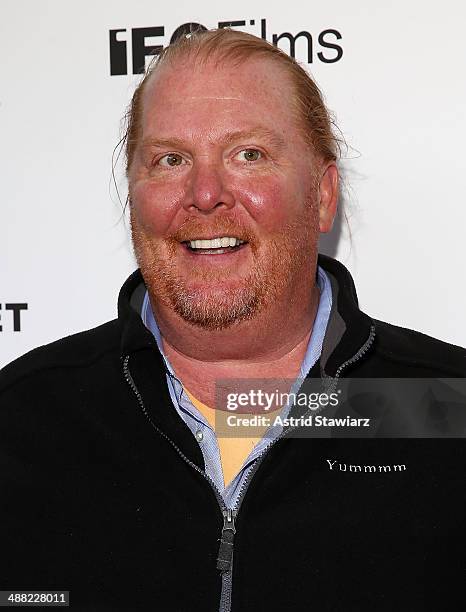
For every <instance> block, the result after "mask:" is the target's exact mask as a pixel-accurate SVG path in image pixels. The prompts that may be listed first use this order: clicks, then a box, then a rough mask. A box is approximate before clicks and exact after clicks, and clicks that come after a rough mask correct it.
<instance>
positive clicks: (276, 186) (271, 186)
mask: <svg viewBox="0 0 466 612" xmlns="http://www.w3.org/2000/svg"><path fill="white" fill-rule="evenodd" d="M238 200H239V201H241V202H242V203H243V205H244V207H245V208H246V209H247V212H248V213H249V215H250V216H251V217H253V218H254V220H255V221H256V222H257V223H258V225H259V226H260V227H261V228H262V229H264V230H265V231H271V232H274V231H277V229H279V228H280V227H283V226H284V225H286V224H287V223H289V222H290V221H291V220H292V219H294V218H295V217H296V216H297V215H298V214H299V213H300V212H301V213H302V210H303V208H304V206H305V194H304V193H303V191H302V188H300V187H299V186H298V185H295V184H294V183H292V182H288V181H277V180H276V179H275V178H269V177H267V178H264V177H261V178H258V179H257V180H256V181H253V182H250V183H248V184H244V185H242V189H241V191H240V193H238Z"/></svg>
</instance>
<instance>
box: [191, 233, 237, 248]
mask: <svg viewBox="0 0 466 612" xmlns="http://www.w3.org/2000/svg"><path fill="white" fill-rule="evenodd" d="M243 243H244V240H240V239H239V238H234V237H232V236H225V237H223V238H212V240H189V246H190V247H191V248H192V249H221V248H225V247H228V246H230V247H234V246H238V245H240V244H243Z"/></svg>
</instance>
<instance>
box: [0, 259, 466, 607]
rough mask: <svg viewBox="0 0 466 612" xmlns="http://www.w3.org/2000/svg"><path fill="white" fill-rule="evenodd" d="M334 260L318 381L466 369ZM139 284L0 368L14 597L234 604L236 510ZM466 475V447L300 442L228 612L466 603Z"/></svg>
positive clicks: (3, 491)
mask: <svg viewBox="0 0 466 612" xmlns="http://www.w3.org/2000/svg"><path fill="white" fill-rule="evenodd" d="M319 264H320V265H321V266H323V267H324V269H325V270H326V271H327V272H328V273H329V275H330V277H331V280H332V286H333V292H334V308H333V310H332V313H331V320H330V323H329V329H328V332H327V335H326V338H325V341H324V347H323V352H322V357H321V360H320V361H319V362H318V364H316V366H315V367H314V368H313V369H312V370H311V372H310V373H309V376H311V377H318V378H320V377H321V378H323V379H328V377H335V376H338V377H340V378H343V377H348V376H351V377H353V376H354V377H368V378H371V377H388V378H392V377H393V378H396V377H412V378H422V377H444V378H448V377H454V378H457V377H464V376H465V374H466V352H465V351H464V350H463V349H460V348H459V347H454V346H451V345H448V344H445V343H443V342H440V341H438V340H434V339H432V338H429V337H427V336H425V335H423V334H420V333H417V332H414V331H410V330H406V329H402V328H399V327H395V326H393V325H389V324H387V323H382V322H380V321H374V320H372V319H370V318H369V317H368V316H367V315H365V314H364V313H362V312H361V311H360V310H359V308H358V304H357V298H356V292H355V289H354V285H353V282H352V279H351V276H350V275H349V273H348V271H347V270H346V269H345V268H344V267H343V266H342V265H341V264H339V263H338V262H336V261H334V260H331V259H329V258H326V257H320V259H319ZM142 289H143V285H142V278H141V275H140V273H139V271H137V272H135V273H134V274H133V275H132V276H131V277H130V278H129V279H128V280H127V281H126V283H125V284H124V286H123V288H122V290H121V293H120V297H119V304H118V309H119V312H118V318H117V319H116V320H114V321H111V322H109V323H106V324H104V325H101V326H100V327H97V328H96V329H93V330H90V331H86V332H83V333H80V334H76V335H73V336H70V337H68V338H65V339H62V340H60V341H58V342H54V343H53V344H50V345H48V346H45V347H40V348H38V349H35V350H34V351H32V352H30V353H28V354H27V355H25V356H23V357H21V358H20V359H18V360H16V361H15V362H13V363H12V364H10V365H9V366H7V367H6V368H4V369H3V370H2V371H1V372H0V496H1V497H0V590H6V589H25V590H26V589H27V590H34V589H37V590H39V589H40V590H46V589H54V590H57V589H65V590H69V591H70V601H71V608H72V609H74V610H83V611H91V610H92V611H94V610H95V611H101V610H127V611H131V610H148V611H149V610H161V611H162V610H163V611H164V612H172V611H173V612H192V611H198V610H199V611H202V612H218V610H219V605H220V599H221V590H222V573H221V572H220V571H219V570H218V569H217V556H218V552H219V540H220V538H221V533H222V526H223V524H224V517H223V516H222V507H221V501H220V500H219V499H218V494H217V493H216V492H215V491H214V489H213V488H212V486H211V484H210V483H209V481H208V480H207V479H206V477H205V475H204V473H203V470H204V462H203V457H202V453H201V451H200V448H199V446H198V444H197V442H196V440H195V439H194V437H193V435H192V434H191V432H190V431H189V429H188V428H187V426H186V425H185V424H184V422H183V421H182V420H181V419H180V417H179V416H178V414H177V413H176V411H175V410H174V408H173V405H172V402H171V399H170V396H169V393H168V388H167V383H166V374H165V370H164V366H163V360H162V358H161V355H160V353H159V351H158V349H157V345H156V343H155V340H154V338H153V337H152V335H151V334H150V332H149V331H148V330H147V329H146V328H145V327H144V325H143V323H142V321H141V318H140V316H139V314H138V312H137V310H135V309H134V307H133V306H134V305H136V307H137V302H138V299H139V298H140V295H141V291H142ZM350 465H351V466H353V467H354V466H368V465H370V466H376V467H377V466H395V465H403V466H405V469H403V470H402V471H401V470H391V471H386V470H385V469H384V470H378V469H377V470H376V471H375V472H374V471H369V472H367V471H364V470H362V471H354V470H352V471H350V470H349V469H347V467H348V466H350ZM330 466H332V467H330ZM465 467H466V456H465V445H464V440H462V439H460V438H449V439H407V438H403V439H393V438H391V439H390V438H388V439H387V438H375V439H359V438H316V439H304V438H296V437H286V436H285V437H284V438H282V439H280V440H279V441H277V442H276V443H275V444H273V445H272V446H271V447H270V449H269V450H268V451H267V452H266V453H265V455H264V457H263V458H262V460H261V461H260V462H259V463H258V466H257V469H256V470H255V471H254V475H253V476H252V478H251V479H250V481H249V485H248V487H247V490H246V492H245V494H244V495H243V497H242V501H241V505H240V507H239V510H238V512H237V514H236V521H235V528H236V533H235V536H234V555H233V563H232V564H231V563H229V561H228V559H227V561H226V565H225V567H224V569H226V568H227V566H229V567H230V570H229V571H230V574H228V571H227V572H226V574H224V578H223V582H224V589H225V584H226V583H227V582H228V580H229V578H228V577H231V586H232V589H231V606H230V605H229V603H228V602H227V601H225V590H224V600H223V601H224V609H225V610H228V609H230V608H231V610H232V611H233V612H253V611H254V612H262V611H264V612H265V611H268V610H272V611H275V610H286V611H290V612H298V611H299V612H304V611H306V612H307V611H308V610H312V609H315V610H321V611H327V610H328V611H330V610H332V611H333V610H335V611H345V612H347V611H350V610H354V611H358V612H359V611H361V610H371V611H373V610H377V611H385V610H386V611H390V612H393V611H394V610H438V609H446V610H463V609H465V608H466V595H465V589H464V578H465V554H464V550H465V537H464V536H465V505H466V504H465V501H466V494H465ZM231 535H232V532H231V531H230V530H228V529H227V530H226V531H224V536H226V539H227V540H228V539H229V538H230V536H231ZM224 548H225V546H224ZM227 548H228V547H227ZM222 554H223V553H222ZM227 557H228V555H227ZM225 576H226V578H225ZM227 586H228V585H227ZM227 591H228V589H227Z"/></svg>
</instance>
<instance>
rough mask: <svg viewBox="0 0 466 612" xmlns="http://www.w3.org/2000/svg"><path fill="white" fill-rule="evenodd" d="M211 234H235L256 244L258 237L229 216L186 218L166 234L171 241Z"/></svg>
mask: <svg viewBox="0 0 466 612" xmlns="http://www.w3.org/2000/svg"><path fill="white" fill-rule="evenodd" d="M211 236H217V237H222V236H235V237H236V238H240V239H241V240H244V241H245V242H249V243H250V244H251V245H252V246H255V244H256V242H257V238H256V236H255V234H254V232H253V231H252V230H251V229H250V228H249V227H247V226H245V225H244V224H243V223H241V222H239V221H238V220H237V219H231V218H229V217H224V218H218V219H216V220H215V221H213V222H212V221H208V222H207V221H202V220H200V219H194V218H191V219H186V220H185V221H183V223H182V224H181V225H180V227H179V228H178V229H177V230H176V231H175V232H172V233H171V234H169V235H167V236H166V239H167V240H168V241H169V242H172V243H173V242H185V241H187V240H196V239H199V238H204V237H211Z"/></svg>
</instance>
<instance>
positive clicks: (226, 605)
mask: <svg viewBox="0 0 466 612" xmlns="http://www.w3.org/2000/svg"><path fill="white" fill-rule="evenodd" d="M374 338H375V325H374V324H372V325H371V328H370V333H369V336H368V338H367V340H366V341H365V343H364V344H363V345H362V346H361V347H360V348H359V350H358V351H357V352H356V353H355V354H354V355H353V356H352V357H351V358H350V359H347V360H346V361H345V362H343V363H342V364H341V365H340V366H339V367H338V368H337V370H336V372H335V376H334V377H332V378H331V383H330V385H329V389H332V390H333V389H335V387H336V385H337V384H338V379H339V378H340V377H341V375H342V373H343V372H344V371H345V370H346V368H348V367H349V366H350V365H353V364H354V363H356V362H357V361H359V360H360V359H362V357H363V356H364V355H365V354H366V353H367V351H368V350H369V349H370V347H371V346H372V344H373V342H374ZM128 363H129V355H126V356H125V357H124V359H123V373H124V376H125V380H126V382H127V383H128V385H129V386H130V387H131V389H132V391H133V393H134V394H135V396H136V398H137V400H138V403H139V406H140V408H141V410H142V412H143V414H144V415H145V417H146V418H147V420H148V421H149V423H150V425H151V426H152V427H153V428H154V429H155V430H156V431H157V432H158V433H159V434H160V435H161V436H162V437H163V438H165V440H167V441H168V442H169V443H170V444H171V445H172V447H173V448H174V449H175V450H176V452H177V453H178V455H179V456H180V457H181V458H182V459H183V460H184V461H185V462H186V463H188V464H189V465H190V466H191V467H192V468H194V469H195V470H196V472H198V473H199V474H200V475H201V476H202V477H203V478H204V479H205V480H207V482H208V483H209V484H210V486H211V487H212V489H213V491H214V493H215V497H216V499H217V502H218V504H219V507H220V510H221V512H222V516H223V527H222V532H221V536H220V545H219V549H218V554H217V569H218V570H219V571H220V572H221V573H222V592H221V598H220V612H231V594H232V588H233V581H232V576H233V552H234V536H235V533H236V525H235V520H236V518H237V516H238V512H239V509H240V506H241V503H242V501H243V498H244V496H245V495H246V491H247V489H248V487H249V485H250V483H251V481H252V478H253V476H254V474H255V473H256V472H257V470H258V468H259V466H260V464H261V463H262V461H263V459H264V457H265V455H266V454H267V453H268V451H269V450H270V449H271V448H272V446H274V445H275V444H276V443H277V442H278V441H279V440H282V439H284V438H285V437H286V436H288V434H289V433H290V432H292V431H294V430H295V429H298V427H299V426H298V425H294V426H293V427H290V428H288V429H287V430H286V431H283V432H282V433H281V434H280V435H279V436H278V437H277V438H275V439H274V440H272V441H271V442H270V444H268V445H267V446H266V447H265V448H264V450H263V451H262V452H261V454H260V455H258V456H257V457H256V460H255V462H254V465H253V466H252V468H251V471H250V472H249V474H248V475H247V477H246V478H245V479H244V482H243V483H242V485H241V488H240V491H239V494H238V497H237V499H236V503H235V505H234V507H233V508H228V507H227V506H226V504H225V502H224V500H223V497H222V495H221V493H220V491H219V490H218V488H217V486H216V484H215V483H214V481H213V480H212V479H211V478H210V477H209V476H208V475H207V474H206V473H205V472H204V471H203V470H201V469H200V468H199V467H198V466H197V465H196V464H195V463H193V462H192V461H191V460H190V459H188V458H187V457H186V455H185V454H184V453H183V452H182V451H181V449H180V448H179V447H178V446H177V445H176V444H175V443H174V442H173V440H171V438H169V437H168V436H167V435H166V434H165V433H164V432H163V431H162V430H161V429H160V428H159V427H157V425H155V423H154V422H153V421H152V419H151V418H150V416H149V414H148V412H147V410H146V407H145V405H144V401H143V399H142V396H141V394H140V392H139V390H138V388H137V386H136V383H135V382H134V380H133V377H132V376H131V372H130V371H129V365H128ZM311 412H312V413H313V414H315V413H316V411H315V410H312V409H309V410H308V411H307V412H306V413H305V414H304V415H303V418H306V417H307V416H308V415H309V414H311Z"/></svg>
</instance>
